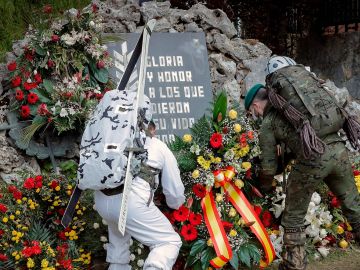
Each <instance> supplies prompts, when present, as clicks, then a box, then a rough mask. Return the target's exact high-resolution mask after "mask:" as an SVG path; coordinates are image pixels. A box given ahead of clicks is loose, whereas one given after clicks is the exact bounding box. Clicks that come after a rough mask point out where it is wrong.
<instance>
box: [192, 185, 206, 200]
mask: <svg viewBox="0 0 360 270" xmlns="http://www.w3.org/2000/svg"><path fill="white" fill-rule="evenodd" d="M192 190H193V192H194V194H195V195H196V197H199V198H200V199H201V198H204V197H205V195H206V189H205V187H204V186H203V185H202V184H195V185H193V187H192Z"/></svg>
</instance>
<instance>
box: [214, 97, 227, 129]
mask: <svg viewBox="0 0 360 270" xmlns="http://www.w3.org/2000/svg"><path fill="white" fill-rule="evenodd" d="M226 111H227V96H226V93H225V92H224V91H223V92H221V93H220V94H219V95H218V96H217V98H216V101H215V104H214V109H213V122H215V123H220V122H222V120H223V119H224V118H225V117H226ZM220 114H221V119H220Z"/></svg>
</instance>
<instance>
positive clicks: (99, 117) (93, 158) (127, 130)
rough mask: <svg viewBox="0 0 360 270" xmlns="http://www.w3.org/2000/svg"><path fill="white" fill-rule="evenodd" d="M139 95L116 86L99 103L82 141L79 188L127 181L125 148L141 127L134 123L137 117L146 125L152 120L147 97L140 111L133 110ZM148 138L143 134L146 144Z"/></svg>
mask: <svg viewBox="0 0 360 270" xmlns="http://www.w3.org/2000/svg"><path fill="white" fill-rule="evenodd" d="M136 94H137V93H136V92H131V91H129V90H117V89H115V90H112V91H109V92H107V93H106V94H105V95H104V97H103V98H102V100H101V101H100V103H99V104H98V105H97V107H96V109H95V111H94V113H93V116H92V117H91V119H90V120H89V121H88V123H87V125H86V128H85V131H84V134H83V137H82V140H81V146H80V162H79V168H78V186H79V188H80V189H82V190H85V189H92V190H102V189H108V188H115V187H118V186H119V185H121V184H122V183H123V182H124V180H125V173H126V164H127V153H126V151H125V148H126V147H129V146H130V145H132V144H131V141H134V139H135V137H138V135H136V134H135V133H136V130H139V128H137V127H134V126H133V124H131V123H136V122H135V121H136V118H138V120H137V122H138V123H140V122H143V123H144V124H147V123H148V122H149V121H150V120H151V110H150V100H149V98H148V97H146V96H144V97H143V102H142V104H139V112H137V111H135V110H134V107H135V101H136ZM139 119H141V120H140V122H139ZM145 139H146V136H142V140H143V141H142V143H143V144H144V143H145ZM134 156H135V159H136V155H134ZM142 161H143V157H142ZM132 163H133V162H132ZM135 163H136V162H135ZM138 163H140V162H138Z"/></svg>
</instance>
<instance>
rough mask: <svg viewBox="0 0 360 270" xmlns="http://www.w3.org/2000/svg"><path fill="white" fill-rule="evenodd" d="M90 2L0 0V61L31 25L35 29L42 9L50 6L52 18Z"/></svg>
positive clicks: (78, 0)
mask: <svg viewBox="0 0 360 270" xmlns="http://www.w3.org/2000/svg"><path fill="white" fill-rule="evenodd" d="M90 3H91V0H37V1H29V0H0V60H2V59H3V58H4V56H5V53H6V52H8V51H11V47H12V43H13V41H14V40H18V39H21V38H22V37H23V35H24V33H25V31H26V29H27V28H28V24H29V23H31V24H33V25H34V26H35V27H37V26H38V24H39V22H40V21H41V20H42V19H43V11H42V8H43V6H45V5H51V6H52V10H53V12H52V13H53V16H54V17H55V16H57V15H59V14H61V13H63V12H64V11H65V10H67V9H69V8H73V7H74V8H83V7H85V6H86V5H88V4H90Z"/></svg>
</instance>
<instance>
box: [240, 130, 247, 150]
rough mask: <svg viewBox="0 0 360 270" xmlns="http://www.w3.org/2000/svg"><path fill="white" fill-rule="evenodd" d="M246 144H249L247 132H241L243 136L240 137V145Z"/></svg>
mask: <svg viewBox="0 0 360 270" xmlns="http://www.w3.org/2000/svg"><path fill="white" fill-rule="evenodd" d="M246 145H247V141H246V134H245V133H243V134H241V137H240V146H241V147H245V146H246Z"/></svg>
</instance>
